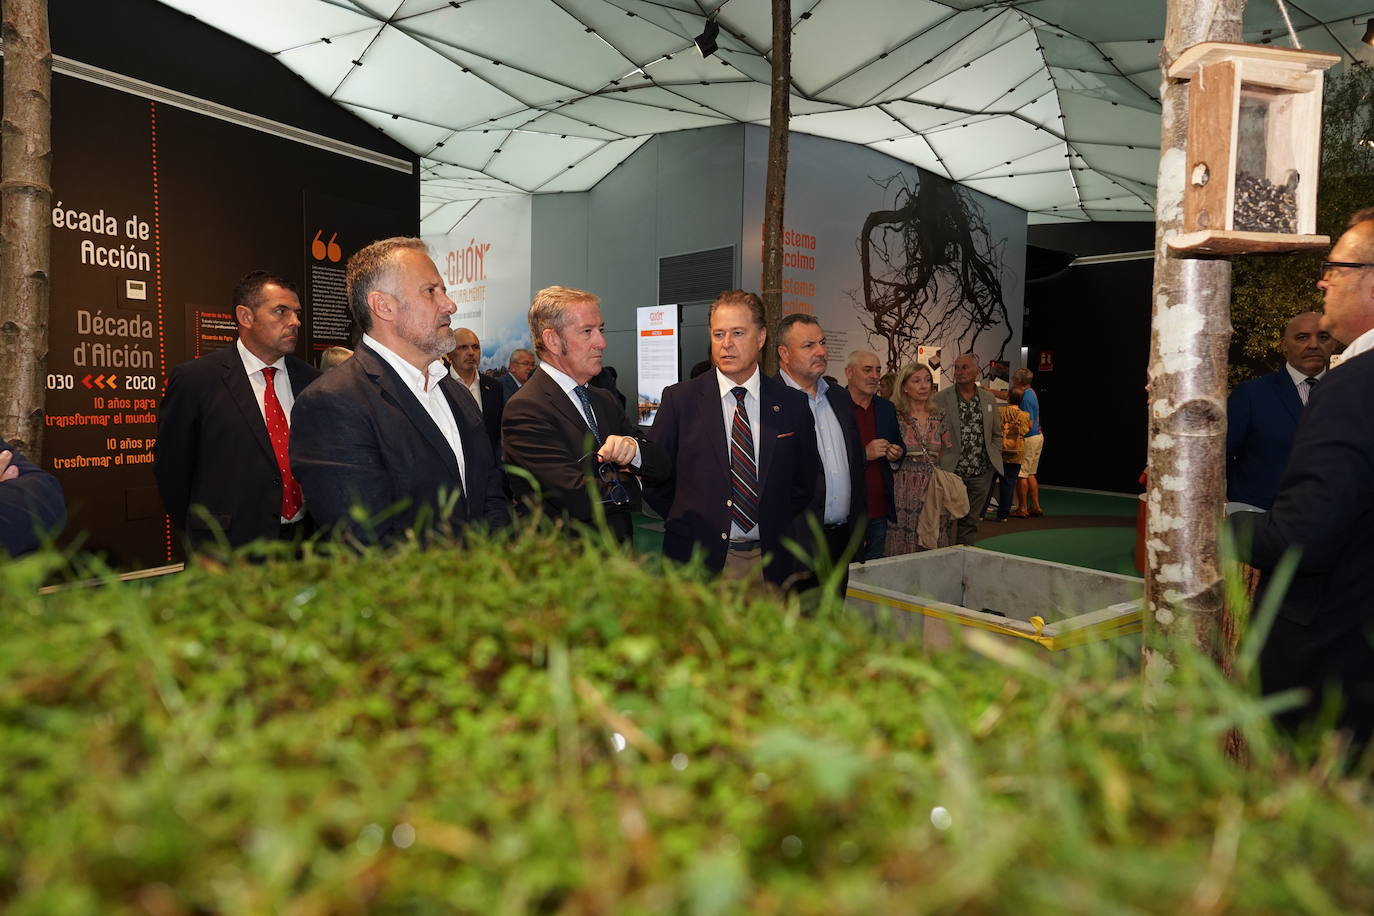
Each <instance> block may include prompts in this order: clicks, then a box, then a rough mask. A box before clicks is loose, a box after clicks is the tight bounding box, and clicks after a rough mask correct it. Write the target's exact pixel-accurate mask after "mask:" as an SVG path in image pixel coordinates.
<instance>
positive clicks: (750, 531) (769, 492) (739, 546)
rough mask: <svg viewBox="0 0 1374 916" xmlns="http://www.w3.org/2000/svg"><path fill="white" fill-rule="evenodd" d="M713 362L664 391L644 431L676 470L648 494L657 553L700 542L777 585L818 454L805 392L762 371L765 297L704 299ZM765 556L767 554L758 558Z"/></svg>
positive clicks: (727, 568)
mask: <svg viewBox="0 0 1374 916" xmlns="http://www.w3.org/2000/svg"><path fill="white" fill-rule="evenodd" d="M710 328H711V359H712V361H713V362H714V363H715V368H714V370H713V371H711V372H707V373H705V374H703V375H700V376H698V377H697V378H694V379H692V380H691V381H687V382H679V383H678V384H676V385H672V386H670V387H669V388H668V389H666V390H665V391H664V392H663V401H662V403H661V404H660V405H659V410H658V415H657V417H656V418H655V419H654V425H653V429H652V431H651V433H650V439H651V440H652V441H653V442H656V443H658V444H659V445H661V446H663V448H665V449H666V450H667V452H668V455H669V457H670V458H671V460H672V466H673V468H674V469H675V474H674V476H673V478H672V479H671V480H669V481H668V482H666V483H664V484H662V485H659V486H655V487H649V488H647V489H646V490H645V498H646V499H647V500H648V502H649V505H651V506H653V508H654V509H655V511H657V512H658V513H659V514H660V515H662V516H663V519H664V535H663V553H664V555H665V556H667V557H668V558H670V559H673V560H677V561H679V562H685V561H687V560H688V559H690V558H691V556H692V554H693V552H694V551H697V550H699V551H700V552H701V554H702V556H703V559H704V560H705V563H706V567H707V568H708V569H710V570H712V571H714V572H720V573H724V574H725V575H727V576H731V577H738V578H750V577H753V576H756V575H758V573H759V572H760V569H759V567H760V566H762V567H763V568H762V570H761V572H762V575H763V578H765V579H766V580H767V581H769V582H772V583H774V584H777V585H782V584H783V583H785V582H786V580H787V578H788V577H789V576H790V575H791V573H792V572H793V570H794V569H795V564H794V562H793V560H792V557H791V555H790V554H789V553H788V552H787V550H786V548H784V547H783V545H782V539H783V538H784V537H790V536H791V534H792V532H793V531H794V530H795V529H794V526H795V524H796V520H797V518H798V517H799V516H800V515H801V514H802V513H803V512H804V511H806V508H807V506H809V505H810V504H811V498H812V496H813V494H814V493H815V489H816V479H817V474H819V473H820V456H819V454H818V453H817V451H816V427H815V423H814V421H813V420H812V418H811V408H810V407H809V406H808V404H807V401H806V396H805V395H804V394H802V393H801V392H800V391H796V390H793V389H791V388H788V387H787V386H786V385H784V384H783V383H782V382H779V381H778V380H777V379H772V378H767V377H765V376H764V375H763V373H762V372H760V371H759V364H758V363H759V353H760V352H761V351H762V350H763V345H764V340H765V339H766V338H767V336H768V333H767V331H766V330H765V329H764V317H763V302H762V301H761V300H760V299H759V297H758V296H756V295H755V294H753V293H747V292H744V291H743V290H732V291H730V292H726V293H721V294H720V296H718V297H717V298H716V301H715V302H713V303H711V311H710ZM765 561H767V562H766V563H765Z"/></svg>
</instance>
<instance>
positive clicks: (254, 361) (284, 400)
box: [234, 340, 305, 525]
mask: <svg viewBox="0 0 1374 916" xmlns="http://www.w3.org/2000/svg"><path fill="white" fill-rule="evenodd" d="M234 346H236V347H238V351H239V359H241V360H243V368H244V371H246V372H247V373H248V386H249V387H250V388H252V389H253V398H254V400H256V401H257V402H258V414H259V415H260V416H261V417H262V422H263V425H264V426H265V425H267V376H265V375H263V374H262V370H264V369H276V370H277V375H276V377H275V378H274V379H273V380H272V390H273V391H275V392H276V393H277V400H278V401H280V402H281V410H282V413H284V414H286V428H287V429H290V428H291V407H292V405H293V404H295V403H296V395H295V394H294V393H292V391H291V376H290V375H288V374H287V372H286V357H285V356H283V357H282V358H281V359H279V360H277V361H276V362H275V363H271V364H268V363H265V362H263V361H262V360H260V359H258V358H257V357H256V356H254V355H253V352H252V351H251V350H249V349H248V348H247V347H245V346H244V345H243V341H242V340H236V341H234ZM303 518H305V498H304V496H302V498H301V508H300V511H299V512H297V513H296V514H295V515H294V516H293V517H291V518H283V519H282V520H281V522H282V524H283V525H287V524H290V523H291V522H298V521H300V520H301V519H303Z"/></svg>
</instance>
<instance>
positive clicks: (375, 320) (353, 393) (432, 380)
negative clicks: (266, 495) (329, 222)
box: [291, 238, 510, 544]
mask: <svg viewBox="0 0 1374 916" xmlns="http://www.w3.org/2000/svg"><path fill="white" fill-rule="evenodd" d="M344 282H345V285H346V287H347V291H348V301H349V308H350V309H351V310H352V313H353V320H354V321H356V322H357V323H358V327H359V328H360V329H361V330H362V331H363V337H362V343H361V344H360V345H359V346H358V348H357V349H356V350H355V351H354V353H353V357H352V358H351V359H349V360H348V361H347V362H345V363H344V364H343V365H341V366H338V367H337V368H335V369H331V370H330V371H329V372H328V373H327V374H326V375H325V376H324V377H323V378H321V379H320V380H319V382H317V383H316V384H315V385H313V386H311V388H310V389H309V390H308V391H306V392H305V393H304V394H303V395H301V397H300V399H299V400H298V401H297V402H296V415H295V423H294V426H293V430H292V436H291V467H292V469H293V470H294V471H295V473H296V476H297V477H298V478H299V479H300V482H301V485H302V486H303V487H304V488H305V496H306V499H308V500H309V501H310V505H311V511H312V512H313V514H314V516H315V519H316V521H317V522H318V523H319V525H320V527H322V528H331V529H339V530H342V531H346V532H347V533H348V534H349V535H350V536H352V537H353V538H354V539H355V540H357V541H359V542H361V543H365V544H388V543H391V542H394V541H397V540H399V539H401V538H403V537H405V536H406V534H407V533H408V532H412V531H413V532H415V533H417V534H419V535H420V536H422V537H425V536H428V535H429V534H431V533H432V532H436V531H437V532H440V533H445V534H453V535H461V534H462V533H463V532H464V531H465V530H466V529H467V528H469V527H471V526H485V527H490V528H496V527H501V526H504V525H506V524H508V523H509V522H510V514H509V512H508V511H507V508H506V501H505V494H504V493H503V491H502V486H501V473H500V470H499V468H498V467H497V465H496V459H495V457H494V456H493V454H492V450H491V442H490V440H488V438H487V432H486V429H485V428H484V427H483V425H482V417H481V414H479V413H478V411H477V405H476V404H474V403H473V401H472V398H471V397H469V396H468V393H467V392H466V391H464V390H463V389H462V387H461V386H460V385H459V384H458V382H456V381H454V380H453V377H452V376H450V375H449V372H448V369H447V368H446V367H445V366H444V364H443V363H442V362H441V361H440V359H439V357H441V356H443V355H444V354H445V353H448V352H449V351H450V350H452V349H453V344H454V336H453V331H452V330H451V329H450V328H449V317H450V316H451V315H452V314H453V313H454V311H455V310H456V306H455V305H454V304H453V300H452V299H450V298H449V297H448V295H447V294H446V293H445V291H444V281H443V278H442V277H441V276H440V275H439V271H438V270H437V269H436V268H435V266H434V262H433V261H432V260H430V258H429V254H428V251H427V249H426V247H425V243H424V242H422V241H421V240H420V239H413V238H394V239H383V240H382V241H380V242H373V243H372V244H371V245H369V246H367V247H366V248H364V249H362V250H361V251H359V252H357V253H356V254H354V255H353V257H351V258H349V261H348V268H347V271H346V274H345V278H344ZM355 507H360V508H361V509H362V510H363V512H362V515H363V516H364V517H363V518H358V517H356V516H355V514H354V512H353V510H354V508H355Z"/></svg>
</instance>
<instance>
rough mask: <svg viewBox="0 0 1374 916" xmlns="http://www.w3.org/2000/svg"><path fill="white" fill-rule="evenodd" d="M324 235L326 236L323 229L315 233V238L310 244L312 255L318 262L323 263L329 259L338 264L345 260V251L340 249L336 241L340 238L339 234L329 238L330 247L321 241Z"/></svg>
mask: <svg viewBox="0 0 1374 916" xmlns="http://www.w3.org/2000/svg"><path fill="white" fill-rule="evenodd" d="M322 235H324V230H323V229H321V230H320V231H319V232H316V233H315V238H314V240H313V241H311V243H310V254H311V255H312V256H313V257H314V258H315V260H316V261H323V260H324V259H325V258H326V257H328V258H329V260H331V261H333V262H334V263H336V264H337V263H338V262H339V261H340V260H342V259H343V249H342V248H340V247H339V243H338V242H336V241H335V239H337V238H338V237H339V233H337V232H336V233H334V234H333V235H331V236H330V237H329V244H328V245H325V243H324V242H322V241H320V236H322Z"/></svg>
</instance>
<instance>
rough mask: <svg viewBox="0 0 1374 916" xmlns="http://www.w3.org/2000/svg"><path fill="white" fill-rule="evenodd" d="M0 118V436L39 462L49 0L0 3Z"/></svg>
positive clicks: (47, 217)
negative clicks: (0, 47)
mask: <svg viewBox="0 0 1374 916" xmlns="http://www.w3.org/2000/svg"><path fill="white" fill-rule="evenodd" d="M3 16H4V20H3V24H0V40H3V42H4V48H5V63H4V67H5V78H4V102H3V105H4V111H3V121H2V122H0V379H3V380H4V383H3V384H2V385H0V436H3V437H4V438H5V439H7V440H8V441H9V442H10V443H12V444H13V445H14V446H16V447H17V448H19V449H20V450H21V451H23V452H24V453H25V455H26V456H27V457H28V458H29V459H30V460H32V461H33V462H34V463H35V464H39V463H41V460H42V444H43V439H42V437H43V392H44V378H45V373H46V370H47V365H48V264H49V254H48V232H49V225H50V222H51V211H52V187H51V178H50V172H51V169H52V142H51V134H52V111H51V108H50V99H51V89H52V48H51V46H50V44H49V41H48V4H47V0H4V12H3Z"/></svg>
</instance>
